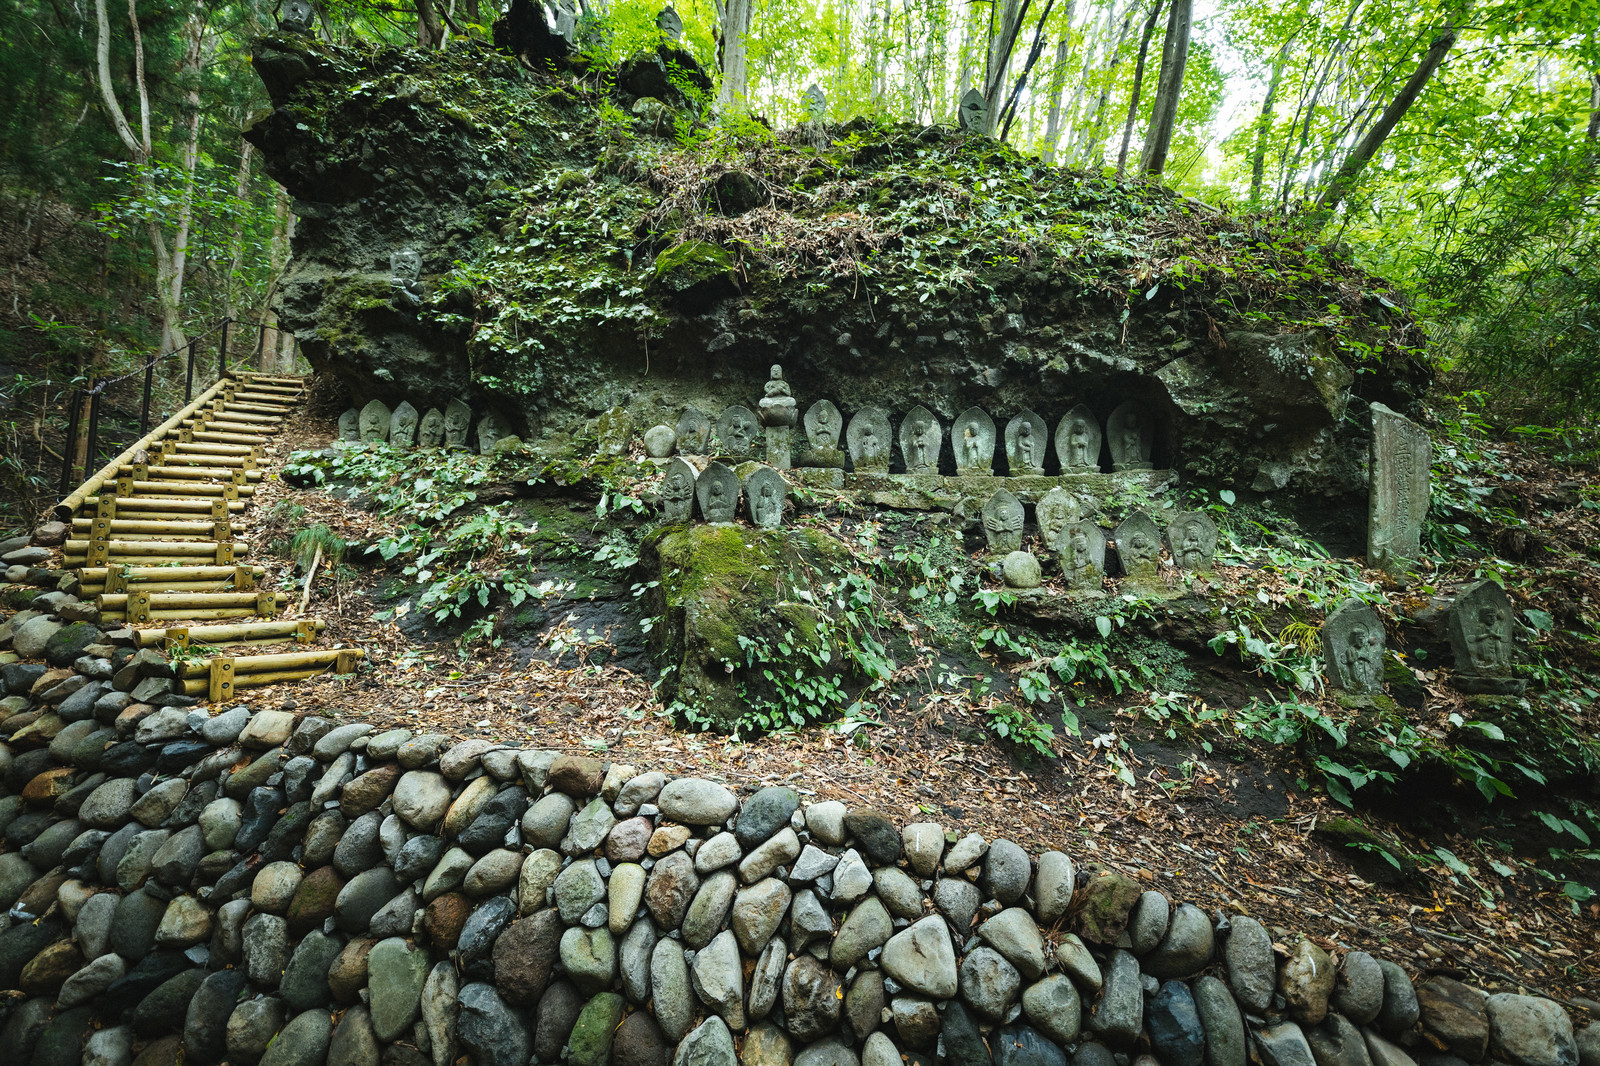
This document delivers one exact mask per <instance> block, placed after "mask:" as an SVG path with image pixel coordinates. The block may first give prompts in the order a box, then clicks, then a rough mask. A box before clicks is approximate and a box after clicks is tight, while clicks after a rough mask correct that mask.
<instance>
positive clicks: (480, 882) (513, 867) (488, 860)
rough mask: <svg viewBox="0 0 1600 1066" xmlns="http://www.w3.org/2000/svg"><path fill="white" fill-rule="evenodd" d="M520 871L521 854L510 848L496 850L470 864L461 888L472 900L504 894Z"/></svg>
mask: <svg viewBox="0 0 1600 1066" xmlns="http://www.w3.org/2000/svg"><path fill="white" fill-rule="evenodd" d="M521 870H522V853H521V852H520V851H512V850H511V849H510V848H496V849H495V850H493V851H491V852H489V853H488V854H487V855H485V856H483V858H481V859H479V860H478V861H477V862H475V863H473V864H472V868H471V869H470V870H468V871H467V875H466V877H465V878H463V879H462V882H461V888H462V891H464V892H466V894H467V895H469V896H471V897H472V898H473V899H482V898H484V897H485V896H492V895H494V894H495V893H497V892H504V891H506V890H507V889H509V888H510V887H511V886H512V885H514V884H516V882H517V874H518V873H520V872H521Z"/></svg>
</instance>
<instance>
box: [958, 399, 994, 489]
mask: <svg viewBox="0 0 1600 1066" xmlns="http://www.w3.org/2000/svg"><path fill="white" fill-rule="evenodd" d="M994 436H995V428H994V419H992V418H990V417H989V414H988V412H987V411H985V410H984V409H983V408H981V407H969V408H967V409H966V410H965V411H962V412H961V413H960V414H959V415H957V416H956V420H955V422H954V423H953V424H952V425H951V426H950V448H951V450H952V451H954V452H955V453H956V473H958V474H961V475H963V476H972V475H975V474H976V475H985V476H987V475H990V474H993V473H994Z"/></svg>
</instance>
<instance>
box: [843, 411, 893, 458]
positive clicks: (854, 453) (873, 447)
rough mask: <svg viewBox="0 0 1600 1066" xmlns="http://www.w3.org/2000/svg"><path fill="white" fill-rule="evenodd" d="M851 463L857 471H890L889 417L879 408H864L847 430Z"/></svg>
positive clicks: (851, 421) (846, 438)
mask: <svg viewBox="0 0 1600 1066" xmlns="http://www.w3.org/2000/svg"><path fill="white" fill-rule="evenodd" d="M845 440H846V442H848V444H849V445H850V462H851V464H852V465H854V466H855V468H856V471H857V472H858V473H859V472H864V471H871V472H875V473H884V472H886V471H887V470H888V469H889V441H890V436H889V416H888V415H887V414H885V413H884V412H883V410H882V409H881V408H877V407H863V408H862V409H861V410H859V411H857V412H856V414H855V417H854V418H852V419H851V420H850V428H849V429H847V430H845Z"/></svg>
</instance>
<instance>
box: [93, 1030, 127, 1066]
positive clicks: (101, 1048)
mask: <svg viewBox="0 0 1600 1066" xmlns="http://www.w3.org/2000/svg"><path fill="white" fill-rule="evenodd" d="M131 1062H133V1027H132V1026H128V1025H119V1026H116V1027H114V1028H111V1029H101V1030H99V1031H98V1032H95V1033H93V1034H91V1035H90V1037H89V1039H88V1040H87V1041H85V1043H84V1045H83V1059H82V1063H83V1066H129V1064H130V1063H131Z"/></svg>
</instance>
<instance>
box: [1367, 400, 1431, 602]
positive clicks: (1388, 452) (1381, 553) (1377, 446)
mask: <svg viewBox="0 0 1600 1066" xmlns="http://www.w3.org/2000/svg"><path fill="white" fill-rule="evenodd" d="M1432 462H1433V446H1432V444H1431V442H1430V441H1429V440H1428V434H1427V431H1426V430H1424V429H1423V428H1422V427H1421V426H1418V425H1417V424H1416V423H1415V422H1412V421H1411V420H1410V419H1408V418H1406V417H1404V416H1403V415H1400V414H1397V413H1396V412H1394V411H1391V410H1390V409H1389V408H1387V407H1385V406H1384V405H1383V404H1381V403H1374V404H1372V451H1371V466H1370V469H1371V485H1370V487H1369V489H1368V494H1367V565H1368V566H1370V567H1373V568H1374V569H1377V570H1385V571H1388V572H1389V573H1391V574H1401V573H1404V572H1405V571H1406V570H1409V569H1410V568H1411V566H1412V564H1414V563H1415V562H1416V560H1417V558H1418V556H1419V555H1420V553H1421V549H1422V523H1423V520H1424V519H1425V518H1426V517H1427V514H1428V502H1429V484H1428V477H1429V471H1430V467H1431V464H1432Z"/></svg>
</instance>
